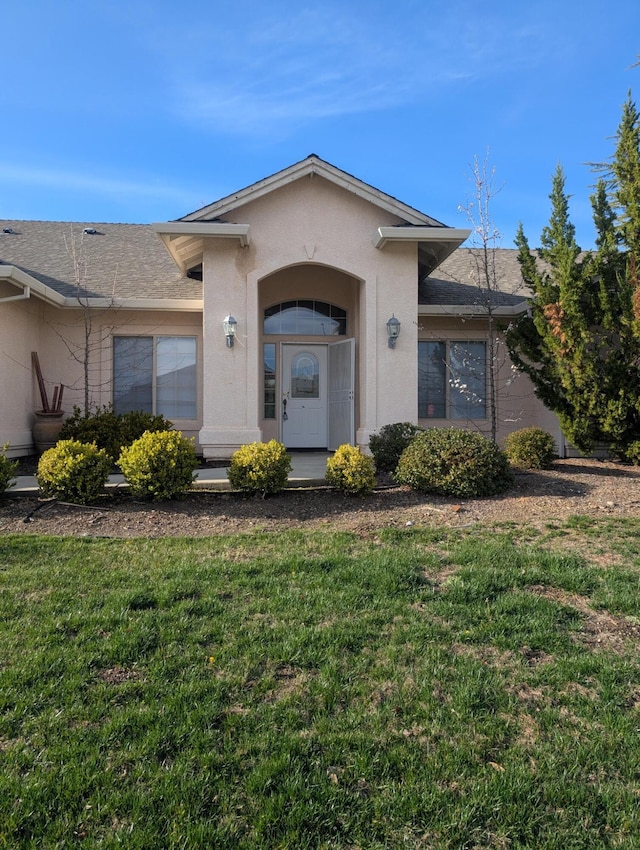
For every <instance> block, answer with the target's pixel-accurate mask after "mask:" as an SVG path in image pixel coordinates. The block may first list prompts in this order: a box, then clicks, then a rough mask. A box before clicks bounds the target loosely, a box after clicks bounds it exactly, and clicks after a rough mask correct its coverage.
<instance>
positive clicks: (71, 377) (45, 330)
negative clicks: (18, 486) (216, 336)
mask: <svg viewBox="0 0 640 850" xmlns="http://www.w3.org/2000/svg"><path fill="white" fill-rule="evenodd" d="M114 332H116V333H120V334H124V335H131V336H135V335H154V334H155V335H180V334H185V335H193V336H196V338H197V340H198V352H197V355H198V374H199V381H198V385H199V387H200V397H199V399H198V418H197V419H195V420H182V421H174V425H175V426H176V428H179V429H180V430H182V431H183V433H184V434H185V435H186V436H193V437H196V438H197V437H198V434H199V430H200V427H201V423H202V416H201V410H202V317H201V315H200V314H199V313H163V312H148V313H147V312H142V311H133V310H97V311H95V312H93V313H92V315H91V342H90V346H89V347H90V360H89V388H90V405H91V407H93V408H95V407H99V406H102V405H104V404H109V403H111V402H112V400H113V396H112V383H111V381H112V337H113V334H114ZM84 333H85V323H84V316H83V313H82V311H81V310H76V309H60V308H57V307H52V306H49V305H46V304H44V303H43V302H42V301H39V300H37V299H36V298H34V297H32V298H30V299H28V300H25V301H18V302H14V303H8V304H2V303H0V339H1V340H2V347H1V356H2V362H3V368H2V369H1V370H0V398H3V399H10V400H11V401H10V403H3V404H2V406H1V407H0V445H1V444H2V443H4V442H6V441H9V442H10V443H11V446H12V447H13V449H14V451H13V452H12V454H16V455H21V454H29V453H31V452H32V451H33V444H32V438H31V427H32V424H33V418H34V417H33V411H34V410H39V409H40V408H41V406H42V405H41V402H40V394H39V391H38V385H37V382H36V380H35V375H34V374H33V369H32V366H31V352H32V351H37V352H38V355H39V359H40V365H41V369H42V373H43V377H44V380H45V384H46V386H47V392H48V396H49V400H50V401H51V400H52V395H53V387H54V386H55V385H59V384H64V396H63V405H62V406H63V409H64V410H65V411H66V413H67V415H68V414H69V413H71V411H72V410H73V407H74V405H78V406H79V407H81V408H82V407H83V406H84V368H83V366H82V363H81V359H82V355H83V351H84ZM196 447H197V448H199V447H198V446H197V445H196Z"/></svg>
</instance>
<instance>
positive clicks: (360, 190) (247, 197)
mask: <svg viewBox="0 0 640 850" xmlns="http://www.w3.org/2000/svg"><path fill="white" fill-rule="evenodd" d="M314 175H318V176H320V177H324V178H325V179H326V180H328V181H329V182H331V183H333V184H335V185H336V186H340V187H341V188H343V189H346V190H347V191H349V192H351V193H352V194H354V195H356V196H357V197H359V198H362V199H363V200H365V201H368V202H369V203H372V204H374V205H375V206H377V207H380V208H382V209H384V210H386V211H387V212H390V213H392V214H393V215H396V216H398V218H402V219H404V220H405V221H409V222H411V224H416V225H426V226H431V227H442V226H443V225H442V222H439V221H436V219H434V218H431V217H430V216H428V215H426V214H425V213H421V212H420V211H419V210H416V209H414V208H413V207H410V206H408V205H407V204H404V203H402V201H399V200H398V199H397V198H394V197H392V196H391V195H387V194H386V193H385V192H381V191H380V190H379V189H374V187H373V186H369V185H368V184H367V183H363V182H362V181H361V180H358V178H357V177H352V176H351V175H350V174H347V173H346V172H345V171H341V170H340V169H339V168H335V166H332V165H330V164H329V163H327V162H324V161H322V160H317V159H314V158H311V159H304V160H302V161H301V162H298V163H295V164H294V165H292V166H290V167H289V168H286V169H284V171H280V172H278V173H277V174H272V175H271V176H270V177H265V178H264V179H263V180H260V181H258V182H257V183H253V184H252V185H251V186H248V187H247V188H246V189H241V190H240V191H239V192H234V194H233V195H228V196H227V197H226V198H221V199H220V200H219V201H216V202H215V203H213V204H210V205H209V206H207V207H203V208H202V209H201V210H197V211H196V212H194V213H190V214H189V215H187V216H185V217H184V218H183V219H182V221H183V222H191V221H197V220H198V219H202V218H206V217H208V216H211V215H215V216H221V215H226V214H227V213H230V212H232V211H233V210H235V209H237V208H238V207H240V206H242V205H243V204H246V203H249V202H250V201H254V200H257V199H258V198H261V197H263V196H264V195H268V194H269V193H270V192H273V191H274V190H275V189H279V188H281V187H283V186H287V185H288V184H289V183H293V182H295V181H296V180H299V179H300V178H302V177H307V176H308V177H313V176H314Z"/></svg>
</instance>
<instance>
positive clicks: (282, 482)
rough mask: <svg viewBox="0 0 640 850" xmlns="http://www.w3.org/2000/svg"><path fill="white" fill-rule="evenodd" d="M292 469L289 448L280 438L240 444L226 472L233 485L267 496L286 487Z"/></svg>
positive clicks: (245, 490) (247, 491) (239, 488)
mask: <svg viewBox="0 0 640 850" xmlns="http://www.w3.org/2000/svg"><path fill="white" fill-rule="evenodd" d="M290 471H291V458H290V456H289V455H288V454H287V450H286V449H285V447H284V446H283V445H282V443H279V442H277V440H270V441H269V442H268V443H249V444H248V445H246V446H240V448H239V449H238V450H237V451H236V452H234V453H233V455H232V456H231V465H230V467H229V469H228V470H227V473H228V476H229V482H230V483H231V486H232V487H236V488H237V489H238V490H244V492H245V493H262V496H263V497H264V496H269V495H271V494H273V493H279V492H280V491H281V490H284V488H285V487H286V485H287V479H288V477H289V472H290Z"/></svg>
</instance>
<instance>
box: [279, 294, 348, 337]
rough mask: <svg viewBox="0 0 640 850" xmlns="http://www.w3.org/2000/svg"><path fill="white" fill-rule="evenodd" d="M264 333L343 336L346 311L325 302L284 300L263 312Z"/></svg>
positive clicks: (345, 329) (345, 325)
mask: <svg viewBox="0 0 640 850" xmlns="http://www.w3.org/2000/svg"><path fill="white" fill-rule="evenodd" d="M264 333H265V334H282V335H291V336H294V335H295V336H345V335H346V333H347V311H346V310H343V309H342V307H337V306H336V305H335V304H327V303H326V302H325V301H309V300H303V299H298V300H296V301H283V302H282V303H281V304H274V305H273V306H271V307H267V308H266V310H265V311H264Z"/></svg>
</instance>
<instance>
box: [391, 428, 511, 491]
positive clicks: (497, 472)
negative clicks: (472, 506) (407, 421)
mask: <svg viewBox="0 0 640 850" xmlns="http://www.w3.org/2000/svg"><path fill="white" fill-rule="evenodd" d="M395 478H396V480H397V481H398V482H399V483H401V484H408V485H409V486H410V487H412V488H413V489H414V490H420V491H422V492H424V493H435V494H437V495H441V496H453V497H455V498H473V497H477V496H494V495H495V494H496V493H502V492H504V491H505V490H507V489H508V488H509V487H510V486H511V485H512V484H513V480H514V475H513V471H512V470H511V467H510V466H509V461H508V460H507V456H506V454H505V453H504V452H503V451H501V450H500V449H499V448H498V446H496V445H495V444H494V443H492V442H491V441H490V440H487V438H486V437H483V436H482V434H478V433H476V432H473V431H465V430H462V429H458V428H429V429H428V430H426V431H423V432H422V433H420V434H418V435H417V436H416V437H415V438H414V439H413V440H412V441H411V443H410V444H409V445H408V446H407V448H406V449H405V450H404V452H403V453H402V457H401V458H400V462H399V463H398V468H397V470H396V474H395Z"/></svg>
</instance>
